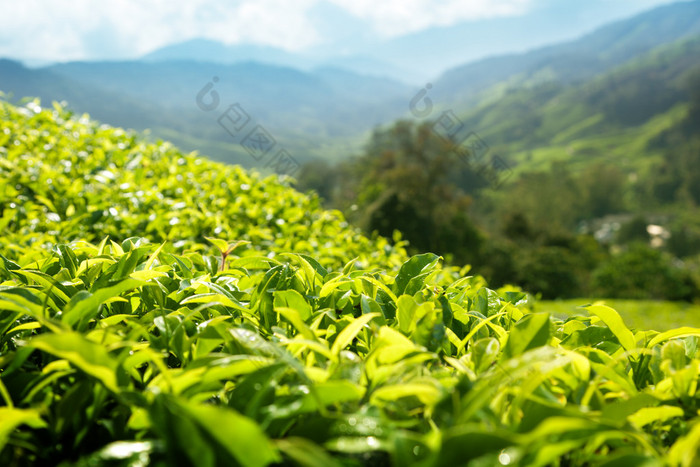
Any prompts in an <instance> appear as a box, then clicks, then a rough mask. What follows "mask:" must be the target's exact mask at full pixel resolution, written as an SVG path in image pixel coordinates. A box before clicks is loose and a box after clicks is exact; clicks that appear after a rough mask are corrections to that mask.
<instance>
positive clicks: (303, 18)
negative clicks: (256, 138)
mask: <svg viewBox="0 0 700 467" xmlns="http://www.w3.org/2000/svg"><path fill="white" fill-rule="evenodd" d="M569 1H571V0H381V1H378V0H230V1H227V0H109V1H102V0H0V12H1V14H0V57H3V56H4V57H14V58H21V59H43V60H80V59H100V58H102V59H105V58H134V57H138V56H141V55H143V54H145V53H148V52H150V51H152V50H154V49H156V48H158V47H162V46H164V45H167V44H172V43H176V42H181V41H185V40H188V39H192V38H197V37H203V38H209V39H214V40H218V41H222V42H225V43H228V44H233V43H254V44H264V45H272V46H277V47H281V48H284V49H288V50H303V49H306V48H309V47H311V46H314V45H322V44H324V43H325V44H329V43H334V39H337V38H336V37H332V34H333V31H334V27H324V26H328V25H331V26H332V24H333V23H332V22H330V21H329V22H328V24H319V23H315V22H314V20H313V19H311V18H312V17H313V15H312V12H313V11H314V7H316V6H319V5H321V4H323V3H326V4H333V5H335V6H336V7H339V8H341V9H342V10H344V11H346V12H347V13H348V14H350V15H352V16H354V17H356V18H359V19H360V21H361V23H360V25H362V24H366V26H367V28H368V30H374V31H376V32H377V33H378V34H380V35H382V36H384V37H395V36H400V35H403V34H407V33H410V32H415V31H419V30H422V29H425V28H428V27H431V26H446V25H451V24H455V23H458V22H461V21H466V20H478V19H485V18H494V17H502V16H514V15H521V14H525V13H527V12H528V11H531V10H532V9H534V8H535V7H538V6H544V5H546V4H550V5H551V4H554V3H556V2H569ZM598 1H604V0H598ZM610 1H611V2H612V1H613V0H610ZM614 1H615V2H619V3H616V5H619V4H620V3H633V1H634V2H641V3H644V4H652V3H653V4H659V3H665V2H667V1H670V0H614ZM315 27H318V28H319V30H322V31H325V34H328V33H329V31H330V36H327V37H321V34H320V33H319V32H318V31H317V30H316V28H315ZM360 27H361V26H360Z"/></svg>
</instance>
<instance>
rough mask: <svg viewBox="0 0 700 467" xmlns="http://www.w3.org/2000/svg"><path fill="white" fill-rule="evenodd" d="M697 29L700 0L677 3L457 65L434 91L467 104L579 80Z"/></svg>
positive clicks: (455, 102) (460, 104) (453, 102)
mask: <svg viewBox="0 0 700 467" xmlns="http://www.w3.org/2000/svg"><path fill="white" fill-rule="evenodd" d="M649 31H653V34H651V33H649ZM698 34H700V1H697V0H695V1H691V2H679V3H673V4H671V5H665V6H661V7H658V8H655V9H653V10H650V11H648V12H644V13H642V14H640V15H637V16H634V17H632V18H629V19H625V20H621V21H618V22H615V23H612V24H609V25H606V26H603V27H601V28H599V29H597V30H595V31H593V32H591V33H589V34H586V35H584V36H583V37H581V38H579V39H576V40H574V41H570V42H566V43H563V44H556V45H551V46H548V47H542V48H538V49H536V50H533V51H531V52H528V53H520V54H509V55H502V56H496V57H490V58H486V59H484V60H480V61H478V62H476V63H468V64H465V65H463V66H461V67H456V68H454V69H452V70H449V71H447V72H445V73H444V74H443V75H442V76H440V78H439V79H438V80H437V81H435V82H434V83H433V84H434V89H435V95H436V96H437V97H438V98H439V99H449V101H450V102H451V105H453V106H456V107H457V108H464V107H465V106H467V107H468V106H472V105H474V104H475V103H477V102H478V101H479V100H481V99H482V98H483V94H490V95H491V96H499V95H501V93H502V92H503V91H504V90H505V89H510V88H518V87H522V86H537V85H540V84H542V83H548V82H552V81H554V82H559V83H562V84H568V83H580V82H583V81H586V80H588V79H591V78H593V77H594V76H596V75H598V74H601V73H604V72H607V71H610V70H611V69H612V68H615V67H617V66H620V65H621V64H623V63H625V62H628V61H630V60H633V59H635V58H637V57H640V56H642V55H644V54H646V53H649V52H650V51H652V50H653V49H655V48H657V47H659V46H662V45H664V44H669V43H672V42H676V41H680V40H683V39H688V38H690V37H692V36H694V35H698Z"/></svg>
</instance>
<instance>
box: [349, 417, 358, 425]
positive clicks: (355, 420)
mask: <svg viewBox="0 0 700 467" xmlns="http://www.w3.org/2000/svg"><path fill="white" fill-rule="evenodd" d="M348 425H350V426H355V425H357V419H356V418H355V417H350V418H348Z"/></svg>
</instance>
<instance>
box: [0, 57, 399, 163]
mask: <svg viewBox="0 0 700 467" xmlns="http://www.w3.org/2000/svg"><path fill="white" fill-rule="evenodd" d="M215 79H216V81H215ZM208 84H211V85H212V90H213V91H215V92H217V93H218V96H219V99H220V102H219V105H218V107H217V108H216V109H215V110H214V111H204V110H202V109H200V108H199V107H198V105H197V96H198V93H200V91H202V89H203V88H205V87H206V86H207V85H208ZM0 89H2V90H3V91H5V92H9V93H11V94H13V95H14V97H15V98H20V97H23V96H37V97H40V98H41V99H42V101H43V102H44V103H45V104H47V103H49V102H51V101H52V100H58V101H62V100H65V101H67V102H68V104H69V106H70V107H71V108H72V109H73V110H75V111H76V112H80V113H82V112H87V113H90V114H91V115H93V116H94V117H96V118H98V119H99V120H101V121H103V122H105V123H110V124H113V125H120V126H125V127H128V128H134V129H137V130H144V129H151V130H152V134H153V136H154V137H160V138H164V139H169V140H172V141H173V142H175V143H177V144H179V145H180V146H181V147H182V148H184V149H186V150H199V151H200V152H202V153H205V154H207V155H209V156H211V157H214V158H216V159H218V160H221V161H225V162H229V163H238V164H241V165H244V166H254V165H255V164H256V161H255V160H253V159H251V157H250V156H249V155H248V153H247V152H246V151H244V150H243V149H242V148H241V146H240V144H239V143H240V140H241V139H242V138H243V137H244V136H245V135H235V136H236V138H234V137H232V135H231V134H229V133H228V132H227V131H225V129H223V128H222V127H221V126H220V125H219V124H218V123H217V119H218V118H219V117H220V116H221V115H222V114H223V113H224V112H225V111H226V110H227V109H228V108H229V107H230V106H231V105H233V104H236V103H238V104H239V105H240V106H241V109H243V111H244V112H245V113H246V114H247V115H248V116H249V117H250V124H249V126H248V127H246V128H244V130H245V131H246V133H247V132H249V131H250V129H251V128H253V127H255V125H256V124H259V125H262V127H263V128H264V129H265V130H266V131H267V132H268V133H269V134H270V135H271V136H272V138H274V139H275V140H276V141H277V142H278V143H279V146H280V147H284V148H285V149H286V150H287V151H289V152H290V153H292V154H293V155H294V157H295V158H297V159H298V160H299V161H300V162H303V161H305V160H308V159H310V158H325V159H328V158H331V159H333V158H338V157H340V156H345V155H347V154H351V153H353V152H356V151H357V150H358V149H359V148H360V146H361V144H362V142H363V140H364V138H365V134H366V132H368V131H369V130H370V129H371V128H372V127H373V126H375V125H378V124H380V123H382V122H385V121H388V120H391V119H393V118H394V117H395V116H396V115H399V114H400V113H401V112H402V111H403V109H404V108H405V106H406V102H407V101H408V99H409V97H410V95H411V94H412V92H413V90H412V89H411V88H409V87H407V86H405V85H403V84H401V83H398V82H395V81H392V80H389V79H386V78H376V77H368V76H362V75H357V74H354V73H351V72H348V71H346V70H342V69H335V68H323V69H319V70H315V71H309V72H307V71H300V70H297V69H293V68H288V67H281V66H273V65H266V64H261V63H256V62H246V63H237V64H234V65H222V64H216V63H206V62H195V61H164V62H155V61H154V62H143V61H132V62H72V63H65V64H59V65H52V66H49V67H44V68H39V69H28V68H26V67H24V66H22V65H21V64H19V63H17V62H12V61H8V60H4V61H2V62H0ZM204 94H206V96H205V98H206V99H209V98H210V94H209V93H208V92H206V93H204Z"/></svg>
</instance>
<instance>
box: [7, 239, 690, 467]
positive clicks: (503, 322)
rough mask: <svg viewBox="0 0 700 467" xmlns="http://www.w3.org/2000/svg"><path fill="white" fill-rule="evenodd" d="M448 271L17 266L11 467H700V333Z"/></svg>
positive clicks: (307, 261) (115, 252)
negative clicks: (548, 306)
mask: <svg viewBox="0 0 700 467" xmlns="http://www.w3.org/2000/svg"><path fill="white" fill-rule="evenodd" d="M215 243H217V244H221V242H219V241H215ZM221 246H223V244H221ZM438 260H439V258H438V257H436V256H434V255H431V254H426V255H420V256H416V257H413V258H411V259H410V260H409V261H407V262H406V263H405V264H404V265H403V266H402V267H401V269H400V270H399V271H398V273H397V274H386V273H384V272H382V271H380V270H373V271H368V270H358V269H356V267H355V263H354V262H351V263H349V264H348V265H347V266H346V267H345V268H344V269H343V270H342V271H338V272H329V271H328V270H326V269H324V268H323V267H322V266H321V265H320V264H319V263H317V262H316V261H315V260H313V259H312V258H310V257H308V256H305V255H297V254H288V255H283V256H282V257H281V258H280V259H273V258H267V257H264V256H248V257H246V256H244V257H240V256H237V255H234V256H233V257H229V258H227V260H226V262H225V263H222V262H221V259H220V258H219V259H217V258H216V257H207V256H202V255H201V254H200V253H186V254H181V255H178V254H172V253H164V252H163V249H162V248H161V246H159V245H153V244H149V243H147V242H145V241H144V240H143V239H129V240H126V241H124V242H123V243H122V244H121V245H119V244H117V243H114V242H110V241H107V240H106V239H105V241H103V242H101V243H100V244H99V245H92V244H88V243H85V242H77V243H74V244H72V245H59V246H57V247H56V249H55V250H54V251H53V253H52V254H46V253H43V252H38V253H36V254H34V255H30V257H27V258H26V259H25V261H24V262H23V263H21V264H17V263H14V262H12V261H9V260H4V261H3V263H2V264H3V265H2V267H1V268H0V274H1V275H2V279H3V283H2V289H1V290H0V309H2V310H3V311H2V315H1V316H2V319H1V320H0V332H1V335H2V338H1V340H0V351H1V352H2V357H1V358H0V368H2V373H1V375H2V380H1V381H2V386H1V387H2V391H1V392H2V398H3V400H4V407H2V408H0V411H1V412H2V417H0V445H2V446H3V447H4V449H3V450H2V454H1V455H0V462H1V463H2V464H3V465H27V464H37V463H47V464H50V463H56V462H57V461H65V462H77V463H78V464H79V465H98V464H101V463H104V462H107V461H117V460H119V461H120V462H123V463H124V464H126V465H129V462H131V464H130V465H142V464H139V463H138V462H142V461H144V460H146V461H148V462H150V463H151V464H153V465H166V464H167V465H175V464H176V463H178V465H183V464H185V463H189V464H191V465H198V466H199V465H212V466H213V465H245V466H262V465H268V464H271V463H278V462H281V461H284V460H286V461H290V462H292V463H294V464H298V465H308V466H313V465H336V464H337V465H360V464H368V463H369V464H372V465H386V464H389V463H391V464H393V465H407V464H416V465H465V464H467V463H469V462H472V463H473V465H494V464H495V463H497V462H498V461H499V460H500V461H501V463H504V464H505V463H514V464H516V465H552V464H554V465H584V464H585V465H641V464H642V463H643V461H644V462H647V461H648V462H650V463H649V464H648V465H656V464H658V463H660V462H661V461H662V459H667V460H668V461H669V462H670V463H671V464H672V465H679V464H682V465H692V462H693V459H695V454H696V448H697V447H698V446H699V445H698V442H700V424H698V423H697V421H698V420H699V419H698V417H697V414H698V398H697V381H698V376H699V374H700V356H699V355H698V350H697V349H698V342H699V339H698V336H700V329H694V328H681V329H676V330H672V331H668V332H665V333H662V334H659V333H656V332H653V331H639V332H636V333H633V332H632V331H630V330H629V329H627V327H625V325H624V323H623V322H622V320H621V319H620V317H619V315H618V314H617V313H616V312H615V311H614V310H613V309H611V308H608V307H605V306H602V305H595V306H591V307H589V308H588V310H589V312H590V316H587V317H582V316H577V317H572V318H569V319H568V320H567V321H561V320H557V319H554V318H552V317H551V316H550V315H549V314H547V313H531V312H530V311H529V310H528V306H527V301H526V300H525V295H524V294H523V293H522V292H517V291H502V292H501V293H496V292H494V291H492V290H489V289H487V288H485V287H484V286H483V283H482V282H481V281H480V280H479V279H478V278H473V277H465V278H462V279H459V280H457V281H455V282H452V281H451V280H450V279H447V278H446V277H445V276H444V274H442V271H441V269H440V267H439V264H438ZM115 443H116V444H115ZM137 461H138V462H137ZM652 461H658V462H656V463H654V462H652ZM470 465H471V464H470ZM644 465H647V464H644Z"/></svg>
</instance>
